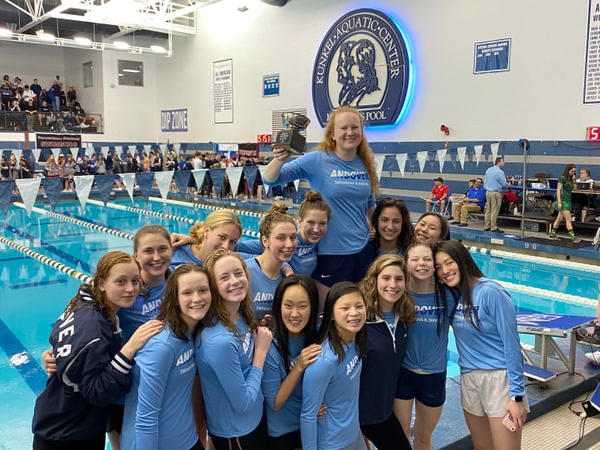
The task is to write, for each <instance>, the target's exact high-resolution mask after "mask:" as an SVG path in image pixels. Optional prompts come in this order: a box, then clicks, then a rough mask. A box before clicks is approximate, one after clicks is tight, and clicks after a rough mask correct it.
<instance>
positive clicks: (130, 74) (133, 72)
mask: <svg viewBox="0 0 600 450" xmlns="http://www.w3.org/2000/svg"><path fill="white" fill-rule="evenodd" d="M119 86H144V63H143V62H140V61H125V60H121V59H120V60H119Z"/></svg>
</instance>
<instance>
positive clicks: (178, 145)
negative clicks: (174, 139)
mask: <svg viewBox="0 0 600 450" xmlns="http://www.w3.org/2000/svg"><path fill="white" fill-rule="evenodd" d="M173 150H175V152H176V153H177V154H178V155H179V150H181V144H173Z"/></svg>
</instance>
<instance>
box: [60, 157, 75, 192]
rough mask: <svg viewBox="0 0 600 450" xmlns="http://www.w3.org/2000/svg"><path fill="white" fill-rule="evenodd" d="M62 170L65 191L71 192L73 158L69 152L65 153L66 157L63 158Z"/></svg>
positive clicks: (73, 174) (73, 169) (72, 185)
mask: <svg viewBox="0 0 600 450" xmlns="http://www.w3.org/2000/svg"><path fill="white" fill-rule="evenodd" d="M61 156H62V155H61ZM62 172H63V173H62V176H63V178H64V188H65V191H67V192H72V191H73V188H74V184H73V177H74V176H75V160H74V159H73V155H71V154H70V153H69V154H68V155H67V159H65V161H64V163H63V166H62Z"/></svg>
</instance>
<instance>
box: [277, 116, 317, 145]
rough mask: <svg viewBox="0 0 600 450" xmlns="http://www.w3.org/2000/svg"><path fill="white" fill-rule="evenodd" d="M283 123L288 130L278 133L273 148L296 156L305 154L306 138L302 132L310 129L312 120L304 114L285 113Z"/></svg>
mask: <svg viewBox="0 0 600 450" xmlns="http://www.w3.org/2000/svg"><path fill="white" fill-rule="evenodd" d="M282 121H283V124H284V126H285V127H286V128H284V129H283V130H281V131H278V132H277V135H276V136H275V141H274V142H273V144H272V146H273V148H274V149H275V148H283V149H285V150H287V151H288V152H290V153H293V154H296V155H301V154H303V153H304V146H305V145H306V138H305V137H304V136H302V135H301V134H300V131H302V130H303V129H305V128H306V127H308V125H309V124H310V119H309V118H308V117H306V116H304V115H302V114H295V113H284V114H283V115H282Z"/></svg>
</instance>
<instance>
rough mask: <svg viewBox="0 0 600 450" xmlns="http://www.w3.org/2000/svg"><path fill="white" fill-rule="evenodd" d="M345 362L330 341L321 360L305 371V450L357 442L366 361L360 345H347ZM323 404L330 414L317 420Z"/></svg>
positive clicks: (302, 415) (334, 449)
mask: <svg viewBox="0 0 600 450" xmlns="http://www.w3.org/2000/svg"><path fill="white" fill-rule="evenodd" d="M344 350H345V352H346V354H345V355H344V359H343V361H342V362H341V363H340V362H338V356H337V354H336V353H335V352H334V351H333V349H332V348H331V346H330V344H329V341H328V340H325V341H324V342H323V343H322V344H321V354H320V355H319V357H318V359H317V361H315V362H314V363H313V364H311V365H310V366H308V367H307V368H306V370H305V371H304V380H303V381H302V409H301V413H300V433H301V436H302V448H303V449H304V450H339V449H343V448H344V447H346V446H348V445H350V444H352V443H353V442H355V441H356V439H357V438H358V436H359V434H360V433H361V431H360V424H359V418H358V395H359V391H360V372H361V369H362V361H361V359H360V358H359V357H358V353H357V351H356V345H355V344H354V343H352V344H351V345H344ZM321 403H325V404H326V405H327V414H325V416H324V417H322V418H320V419H317V413H318V411H319V408H320V407H321Z"/></svg>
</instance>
